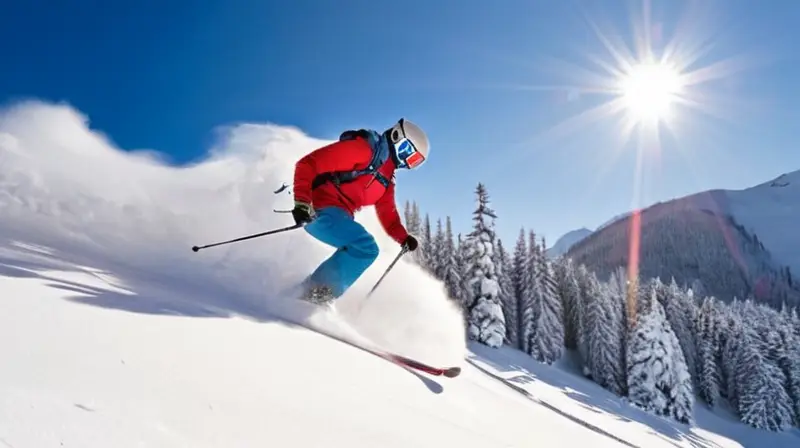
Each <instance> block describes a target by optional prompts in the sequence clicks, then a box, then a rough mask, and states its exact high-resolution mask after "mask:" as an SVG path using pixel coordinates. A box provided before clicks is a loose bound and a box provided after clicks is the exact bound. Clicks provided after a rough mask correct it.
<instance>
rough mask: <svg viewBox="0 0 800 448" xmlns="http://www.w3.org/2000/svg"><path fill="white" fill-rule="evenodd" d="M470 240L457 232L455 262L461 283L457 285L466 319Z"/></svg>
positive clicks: (468, 303)
mask: <svg viewBox="0 0 800 448" xmlns="http://www.w3.org/2000/svg"><path fill="white" fill-rule="evenodd" d="M469 246H470V240H469V239H464V238H462V237H461V234H460V233H459V234H458V247H457V248H456V262H457V264H458V272H459V276H460V277H461V284H460V285H458V287H459V289H460V292H459V297H460V299H461V309H462V310H463V311H464V317H465V319H467V320H468V316H469V306H470V303H471V301H472V285H471V283H470V280H471V278H470V271H471V269H472V267H471V265H470V263H469V256H470V248H469Z"/></svg>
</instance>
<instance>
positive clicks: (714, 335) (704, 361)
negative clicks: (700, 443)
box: [695, 297, 722, 408]
mask: <svg viewBox="0 0 800 448" xmlns="http://www.w3.org/2000/svg"><path fill="white" fill-rule="evenodd" d="M715 301H716V299H715V298H714V297H706V298H705V299H703V303H702V305H701V306H700V309H699V310H698V313H697V319H696V322H695V325H696V327H697V338H696V340H695V345H696V349H695V351H696V353H697V365H696V369H697V372H696V374H695V377H696V380H695V388H696V390H697V394H698V395H699V396H700V399H701V400H703V401H704V402H706V404H708V405H709V407H711V408H713V407H714V406H716V404H717V402H718V401H719V396H720V386H721V381H722V379H721V376H722V372H721V366H720V364H719V360H720V359H721V356H722V354H721V352H722V348H721V345H720V343H721V340H720V329H719V324H720V318H719V316H718V314H717V307H716V306H715Z"/></svg>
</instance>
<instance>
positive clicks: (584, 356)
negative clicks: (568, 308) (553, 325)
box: [576, 265, 600, 377]
mask: <svg viewBox="0 0 800 448" xmlns="http://www.w3.org/2000/svg"><path fill="white" fill-rule="evenodd" d="M576 279H577V280H578V286H579V288H580V295H579V297H580V302H579V303H578V309H579V310H580V311H579V312H578V314H579V315H580V316H581V317H580V319H579V320H578V328H577V329H576V336H577V338H578V340H577V341H576V343H577V345H578V354H579V355H580V359H581V363H582V364H583V374H584V375H586V376H588V377H591V374H592V370H591V368H590V364H591V360H590V355H589V353H590V350H589V340H590V335H589V333H590V328H589V325H588V322H589V317H588V314H589V304H590V303H592V301H593V300H594V299H595V298H596V297H598V296H599V295H600V282H598V281H597V277H596V276H595V275H594V273H593V272H589V271H588V270H587V269H586V266H584V265H580V266H578V270H577V271H576Z"/></svg>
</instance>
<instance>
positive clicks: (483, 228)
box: [467, 183, 506, 347]
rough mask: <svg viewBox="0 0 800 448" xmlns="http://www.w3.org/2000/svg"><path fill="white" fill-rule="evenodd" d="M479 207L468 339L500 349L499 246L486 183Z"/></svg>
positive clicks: (471, 252)
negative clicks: (496, 254)
mask: <svg viewBox="0 0 800 448" xmlns="http://www.w3.org/2000/svg"><path fill="white" fill-rule="evenodd" d="M475 194H476V196H477V203H478V206H477V208H476V209H475V212H473V222H474V227H473V231H472V232H471V233H470V234H469V252H468V264H469V276H468V277H467V278H468V279H469V285H470V287H471V293H472V294H471V296H470V299H471V300H470V302H469V305H468V311H469V326H468V336H469V338H470V339H473V340H476V341H478V342H481V343H483V344H485V345H488V346H490V347H500V346H501V345H502V344H503V339H504V338H505V334H506V329H505V318H504V317H503V308H502V306H501V305H500V297H499V296H500V291H499V290H500V286H499V284H498V280H497V273H496V272H495V266H494V262H493V260H492V258H493V253H494V244H495V238H496V237H495V232H494V225H493V220H494V219H496V218H497V216H496V215H495V212H494V210H492V209H491V208H490V207H489V194H488V193H487V191H486V187H485V186H484V185H483V184H482V183H478V186H477V188H476V190H475Z"/></svg>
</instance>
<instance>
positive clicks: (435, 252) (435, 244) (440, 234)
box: [428, 218, 446, 280]
mask: <svg viewBox="0 0 800 448" xmlns="http://www.w3.org/2000/svg"><path fill="white" fill-rule="evenodd" d="M444 251H445V241H444V229H443V228H442V219H441V218H438V219H437V220H436V233H435V234H434V235H433V241H431V244H430V257H429V261H428V265H429V269H430V270H431V274H433V276H434V277H436V278H437V279H439V280H443V279H444V271H445V268H446V264H445V263H446V262H445V253H444Z"/></svg>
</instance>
